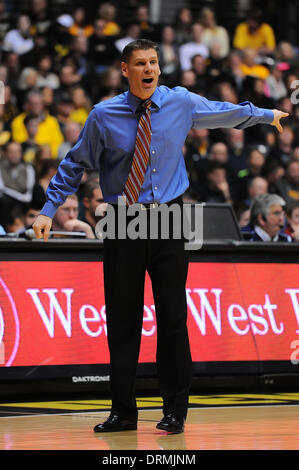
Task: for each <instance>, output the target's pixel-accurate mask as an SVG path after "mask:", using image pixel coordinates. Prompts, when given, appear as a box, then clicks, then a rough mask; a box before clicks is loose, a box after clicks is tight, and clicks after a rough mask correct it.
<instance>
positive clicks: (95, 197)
mask: <svg viewBox="0 0 299 470" xmlns="http://www.w3.org/2000/svg"><path fill="white" fill-rule="evenodd" d="M83 203H84V206H85V208H86V210H88V212H89V213H90V215H92V217H94V218H95V219H96V216H95V212H96V208H97V207H98V206H99V205H101V212H103V213H104V212H105V210H106V208H107V203H106V202H104V199H103V193H102V191H101V189H100V188H96V189H94V190H93V192H92V198H91V199H89V198H87V197H85V198H84V200H83ZM97 213H99V209H98V211H97Z"/></svg>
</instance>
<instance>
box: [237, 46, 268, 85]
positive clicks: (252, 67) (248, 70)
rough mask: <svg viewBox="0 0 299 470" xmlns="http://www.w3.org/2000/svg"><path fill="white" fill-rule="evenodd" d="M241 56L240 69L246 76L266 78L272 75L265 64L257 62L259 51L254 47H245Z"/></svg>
mask: <svg viewBox="0 0 299 470" xmlns="http://www.w3.org/2000/svg"><path fill="white" fill-rule="evenodd" d="M241 57H242V62H241V64H240V71H241V73H242V74H243V75H244V76H245V77H256V78H261V79H263V80H264V79H266V78H267V77H268V76H269V75H270V72H269V69H268V68H267V67H265V65H261V64H258V63H257V52H256V51H255V50H254V49H243V50H242V56H241Z"/></svg>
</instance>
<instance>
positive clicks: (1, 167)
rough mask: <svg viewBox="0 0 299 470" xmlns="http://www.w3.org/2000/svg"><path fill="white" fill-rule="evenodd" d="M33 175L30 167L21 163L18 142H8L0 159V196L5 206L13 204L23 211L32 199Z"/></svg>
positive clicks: (20, 151) (20, 148) (20, 149)
mask: <svg viewBox="0 0 299 470" xmlns="http://www.w3.org/2000/svg"><path fill="white" fill-rule="evenodd" d="M34 182H35V173H34V169H33V167H32V166H31V165H29V164H27V163H24V162H22V147H21V144H19V143H18V142H8V143H7V144H6V147H5V152H4V156H3V157H2V158H1V159H0V194H3V196H2V198H4V199H5V200H3V201H2V203H4V204H6V202H7V203H9V202H13V204H14V205H15V206H18V207H20V208H21V209H24V208H25V207H26V203H28V202H29V201H31V199H32V191H33V186H34Z"/></svg>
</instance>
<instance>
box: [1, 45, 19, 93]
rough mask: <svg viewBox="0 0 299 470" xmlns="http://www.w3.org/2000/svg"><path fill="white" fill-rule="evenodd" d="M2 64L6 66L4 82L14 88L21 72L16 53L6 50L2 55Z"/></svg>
mask: <svg viewBox="0 0 299 470" xmlns="http://www.w3.org/2000/svg"><path fill="white" fill-rule="evenodd" d="M4 65H5V66H6V68H7V81H6V84H7V85H9V86H10V87H11V89H12V90H15V89H16V87H17V83H18V80H19V77H20V73H21V64H20V59H19V56H18V54H16V53H15V52H13V51H11V52H6V53H5V55H4Z"/></svg>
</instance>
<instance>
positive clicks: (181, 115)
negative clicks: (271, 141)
mask: <svg viewBox="0 0 299 470" xmlns="http://www.w3.org/2000/svg"><path fill="white" fill-rule="evenodd" d="M151 100H152V105H151V123H152V139H151V145H150V158H149V164H148V167H147V170H146V173H145V178H144V182H143V185H142V188H141V192H140V195H139V199H138V202H140V203H148V202H160V203H164V202H168V201H171V200H172V199H175V198H176V197H178V196H180V195H181V194H183V193H184V192H185V191H186V189H187V188H188V186H189V181H188V176H187V172H186V167H185V162H184V157H183V153H182V147H183V144H184V142H185V139H186V137H187V134H188V132H189V130H190V128H192V127H195V128H208V129H215V128H219V127H222V128H224V127H237V128H239V129H243V128H245V127H249V126H253V125H255V124H259V123H260V124H270V123H271V122H272V121H273V119H274V114H273V111H271V110H267V109H262V108H257V107H256V106H254V105H253V104H252V103H249V102H245V103H241V104H240V105H234V104H232V103H228V102H218V101H209V100H207V99H206V98H204V97H202V96H200V95H197V94H195V93H191V92H189V91H188V90H187V89H185V88H182V87H175V88H173V89H170V88H168V87H166V86H159V87H157V88H156V90H155V92H154V93H153V95H152V96H151ZM140 103H141V100H140V99H139V98H137V97H136V96H134V95H133V94H132V93H130V91H128V92H125V93H122V94H120V95H118V96H115V97H114V98H112V99H110V100H107V101H103V102H101V103H98V104H97V105H95V106H94V107H93V109H92V111H91V112H90V114H89V116H88V119H87V121H86V123H85V126H84V128H83V129H82V131H81V134H80V136H79V139H78V141H77V143H76V144H75V146H74V147H73V148H72V149H71V150H70V151H69V152H68V153H67V155H66V157H65V158H64V159H63V160H62V162H61V163H60V165H59V168H58V171H57V174H56V175H55V176H54V177H53V178H52V180H51V182H50V184H49V187H48V190H47V202H46V203H45V205H44V207H43V209H42V210H41V214H44V215H47V216H49V217H53V216H54V214H55V212H56V209H57V207H58V206H59V205H61V204H63V202H64V201H65V199H66V197H67V196H68V195H70V194H73V193H75V192H76V191H77V189H78V187H79V184H80V181H81V177H82V175H83V172H84V169H93V170H98V171H99V175H100V186H101V189H102V192H103V197H104V200H105V201H106V202H109V203H116V202H117V200H118V197H119V196H121V195H122V192H123V189H124V186H125V183H126V181H127V178H128V174H129V171H130V167H131V164H132V159H133V154H134V147H135V139H136V133H137V124H138V117H137V116H138V107H139V105H140Z"/></svg>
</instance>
